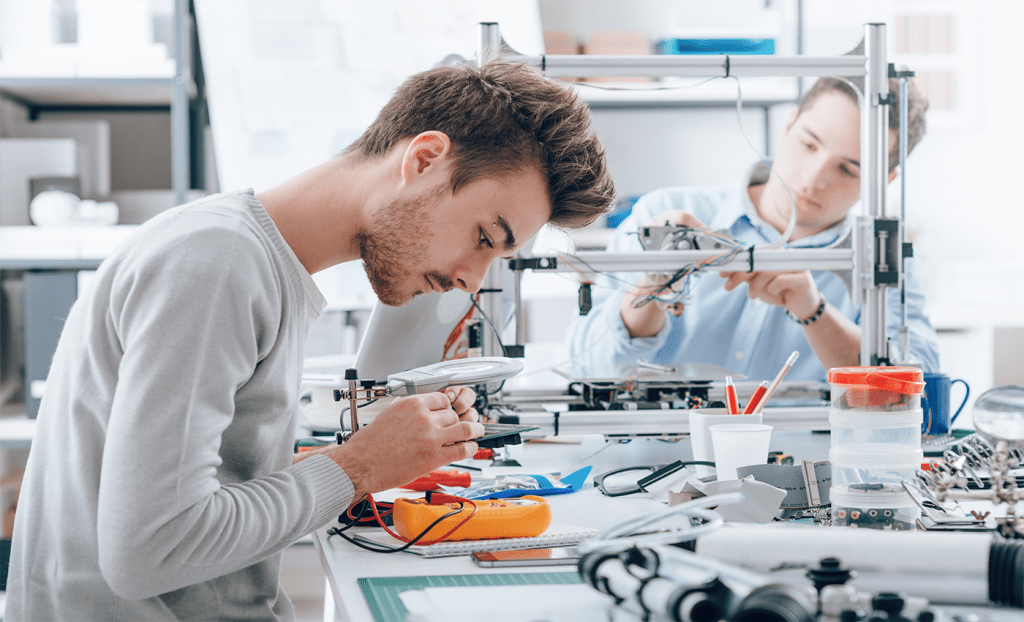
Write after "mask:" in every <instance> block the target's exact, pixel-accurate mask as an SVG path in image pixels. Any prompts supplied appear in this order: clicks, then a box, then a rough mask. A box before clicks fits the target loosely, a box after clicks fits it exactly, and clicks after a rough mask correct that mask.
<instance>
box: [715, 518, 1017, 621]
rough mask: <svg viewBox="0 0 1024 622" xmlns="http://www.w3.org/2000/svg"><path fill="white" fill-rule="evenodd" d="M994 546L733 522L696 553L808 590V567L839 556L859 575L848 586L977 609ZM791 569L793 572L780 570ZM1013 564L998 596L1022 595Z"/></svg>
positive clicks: (948, 538) (938, 537) (999, 571)
mask: <svg viewBox="0 0 1024 622" xmlns="http://www.w3.org/2000/svg"><path fill="white" fill-rule="evenodd" d="M994 542H996V540H994V538H993V536H991V535H989V534H984V533H929V532H921V531H917V532H906V531H901V532H894V531H882V530H876V529H853V528H840V527H828V528H825V527H805V526H794V527H788V526H782V525H774V526H773V525H740V524H735V523H729V524H726V525H724V526H723V527H722V528H721V529H718V530H717V531H714V532H712V533H709V534H707V535H704V536H701V537H700V538H699V539H698V540H697V543H696V548H697V553H698V554H699V555H701V556H707V557H712V558H714V559H718V560H721V561H724V562H729V563H733V564H737V565H741V566H744V567H746V568H749V569H752V570H755V571H759V572H764V573H771V576H772V577H776V578H778V579H779V580H782V581H786V582H793V583H797V584H806V582H807V579H806V577H805V574H806V571H807V569H808V568H814V567H817V565H818V563H819V561H820V560H821V559H822V558H824V557H835V558H837V559H839V560H840V562H841V563H842V565H843V567H844V568H849V569H852V570H855V571H856V572H857V577H856V578H855V579H853V580H852V581H851V584H852V585H854V586H855V587H856V588H857V589H858V590H862V591H868V592H904V593H906V594H910V595H914V596H922V597H925V598H927V599H929V600H930V601H932V602H937V603H955V604H975V605H977V604H989V603H990V602H991V599H990V593H991V589H990V580H989V579H990V572H992V571H990V564H989V557H990V553H991V551H992V549H993V546H994ZM1000 544H1002V543H1000ZM995 546H999V544H996V545H995ZM793 566H796V569H794V570H785V571H781V570H779V569H781V568H786V567H793ZM1015 566H1016V564H1013V565H1010V566H1007V567H1003V566H1000V567H998V568H995V569H994V577H995V578H996V579H997V580H998V581H999V583H1000V584H1001V585H1002V586H1003V587H1002V588H1000V587H999V586H992V588H993V589H995V590H996V592H997V593H1003V592H1006V591H1008V590H1006V589H1005V587H1006V585H1007V584H1009V587H1011V588H1012V587H1013V586H1017V587H1018V589H1017V593H1020V589H1019V584H1020V583H1021V582H1022V579H1021V576H1020V570H1019V568H1015ZM1009 591H1010V592H1012V591H1013V590H1012V589H1011V590H1009ZM1010 604H1016V605H1017V606H1020V604H1019V603H1012V602H1011V603H1010Z"/></svg>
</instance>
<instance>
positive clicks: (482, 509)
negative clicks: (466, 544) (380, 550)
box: [392, 495, 551, 541]
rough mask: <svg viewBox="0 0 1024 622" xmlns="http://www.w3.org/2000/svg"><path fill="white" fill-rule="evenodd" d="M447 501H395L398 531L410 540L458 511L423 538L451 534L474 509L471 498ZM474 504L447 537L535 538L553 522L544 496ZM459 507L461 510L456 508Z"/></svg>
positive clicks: (483, 501) (483, 538)
mask: <svg viewBox="0 0 1024 622" xmlns="http://www.w3.org/2000/svg"><path fill="white" fill-rule="evenodd" d="M446 501H447V502H446V503H430V502H428V501H427V500H426V499H397V500H395V505H394V512H393V514H392V518H393V519H394V525H395V531H397V532H398V534H399V535H401V536H402V537H403V538H407V539H409V540H411V539H413V538H415V537H416V536H419V535H420V534H421V533H423V531H424V530H425V529H427V528H428V527H430V525H431V523H433V522H434V521H436V520H437V519H439V518H441V517H442V516H444V515H445V514H448V513H449V512H456V513H455V514H453V515H452V516H449V517H448V518H446V519H444V520H442V521H441V522H440V523H438V524H437V525H435V526H434V527H432V528H431V529H430V531H429V532H428V533H427V534H426V535H424V536H423V538H422V539H423V540H427V541H433V540H436V539H437V538H440V537H441V536H443V535H444V534H446V533H448V531H450V530H451V529H452V528H454V527H455V526H456V525H458V524H459V523H461V522H462V521H463V520H465V519H466V517H467V516H469V514H470V513H472V512H473V506H472V504H471V503H470V502H469V501H465V500H463V501H459V500H457V499H455V500H452V499H450V498H449V499H446ZM472 503H475V504H476V505H477V511H476V514H474V515H473V517H472V518H470V519H469V520H468V521H466V523H465V524H464V525H462V526H461V527H459V528H458V529H456V530H455V531H454V532H453V533H451V534H450V535H448V536H447V537H445V538H444V539H445V540H491V539H494V538H532V537H535V536H539V535H541V534H542V533H544V531H546V530H547V528H548V526H549V525H550V524H551V507H550V506H548V502H547V501H546V500H544V499H543V498H542V497H536V496H532V495H527V496H524V497H514V498H507V499H489V500H480V501H473V502H472ZM460 509H461V511H457V510H460Z"/></svg>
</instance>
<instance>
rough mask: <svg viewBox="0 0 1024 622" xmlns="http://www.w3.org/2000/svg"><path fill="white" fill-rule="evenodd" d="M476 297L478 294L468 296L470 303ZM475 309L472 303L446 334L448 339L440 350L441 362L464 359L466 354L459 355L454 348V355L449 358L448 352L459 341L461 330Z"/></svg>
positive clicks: (457, 350)
mask: <svg viewBox="0 0 1024 622" xmlns="http://www.w3.org/2000/svg"><path fill="white" fill-rule="evenodd" d="M478 297H479V294H477V295H475V296H470V297H469V299H470V300H471V301H474V300H475V299H476V298H478ZM476 308H477V307H475V303H474V305H473V306H470V307H469V310H468V311H466V314H465V315H463V316H462V319H461V320H459V322H458V324H456V325H455V327H454V328H452V332H450V333H448V338H447V339H445V342H444V347H443V349H442V350H441V360H442V361H448V360H452V359H458V358H465V357H466V352H462V353H461V354H460V352H459V349H458V348H456V350H455V354H453V355H451V356H449V355H448V351H449V350H451V348H452V346H454V345H456V343H457V342H458V341H459V338H460V337H461V336H462V331H463V329H464V328H465V326H466V322H468V321H469V319H470V318H471V317H473V311H474V310H475V309H476ZM467 349H468V345H467Z"/></svg>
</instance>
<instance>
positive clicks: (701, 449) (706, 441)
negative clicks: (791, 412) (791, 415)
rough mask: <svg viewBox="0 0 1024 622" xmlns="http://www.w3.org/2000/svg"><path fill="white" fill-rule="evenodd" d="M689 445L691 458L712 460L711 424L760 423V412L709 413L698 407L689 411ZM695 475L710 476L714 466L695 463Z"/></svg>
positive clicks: (713, 451) (703, 460)
mask: <svg viewBox="0 0 1024 622" xmlns="http://www.w3.org/2000/svg"><path fill="white" fill-rule="evenodd" d="M689 421H690V445H691V446H692V448H693V459H694V460H698V461H700V462H714V461H715V449H714V447H713V446H712V444H711V431H710V430H709V429H708V428H710V427H711V426H713V425H718V424H721V423H761V413H757V414H756V415H709V414H705V413H702V412H699V409H696V408H695V409H693V410H691V411H690V418H689ZM694 470H695V472H696V473H697V477H710V476H712V475H714V474H715V469H714V467H709V466H703V465H699V464H698V465H695V467H694Z"/></svg>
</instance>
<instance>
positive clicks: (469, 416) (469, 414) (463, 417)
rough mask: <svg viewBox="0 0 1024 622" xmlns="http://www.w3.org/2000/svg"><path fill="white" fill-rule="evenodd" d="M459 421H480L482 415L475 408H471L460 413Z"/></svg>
mask: <svg viewBox="0 0 1024 622" xmlns="http://www.w3.org/2000/svg"><path fill="white" fill-rule="evenodd" d="M458 415H459V421H479V420H480V415H479V413H477V412H476V409H475V408H470V409H469V410H467V411H466V412H464V413H458Z"/></svg>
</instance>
